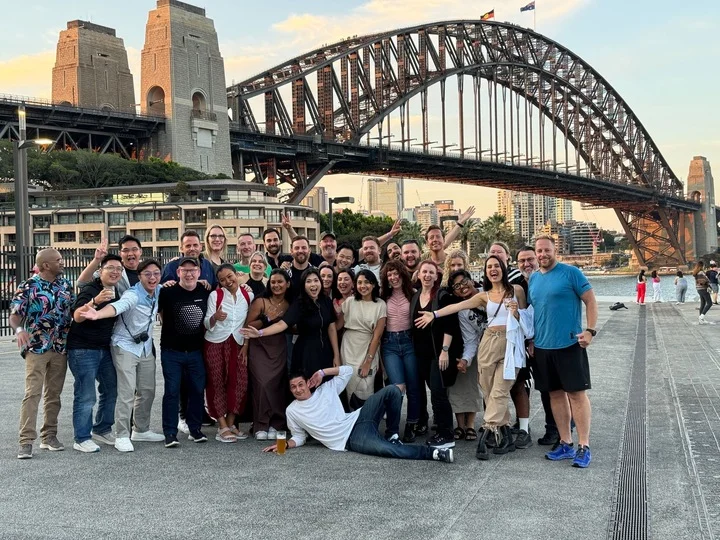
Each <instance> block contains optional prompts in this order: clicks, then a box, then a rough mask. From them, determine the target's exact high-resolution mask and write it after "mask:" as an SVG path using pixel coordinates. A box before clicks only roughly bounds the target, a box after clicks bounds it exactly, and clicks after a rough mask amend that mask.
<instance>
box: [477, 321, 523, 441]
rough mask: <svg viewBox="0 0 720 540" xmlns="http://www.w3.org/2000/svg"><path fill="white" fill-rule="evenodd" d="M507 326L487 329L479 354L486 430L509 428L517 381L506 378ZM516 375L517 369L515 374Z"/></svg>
mask: <svg viewBox="0 0 720 540" xmlns="http://www.w3.org/2000/svg"><path fill="white" fill-rule="evenodd" d="M505 345H506V339H505V327H504V326H497V327H495V326H493V327H490V328H488V329H487V330H485V333H484V334H483V337H482V341H481V342H480V351H479V352H478V368H479V370H480V372H479V375H478V378H479V381H480V388H482V391H483V397H484V398H485V414H484V415H483V420H484V422H483V428H485V429H496V428H497V427H499V426H507V425H510V412H509V411H508V405H509V402H510V389H511V388H512V387H513V384H515V380H514V379H513V380H511V381H506V380H505V379H503V369H504V365H505ZM515 374H516V375H517V370H516V373H515Z"/></svg>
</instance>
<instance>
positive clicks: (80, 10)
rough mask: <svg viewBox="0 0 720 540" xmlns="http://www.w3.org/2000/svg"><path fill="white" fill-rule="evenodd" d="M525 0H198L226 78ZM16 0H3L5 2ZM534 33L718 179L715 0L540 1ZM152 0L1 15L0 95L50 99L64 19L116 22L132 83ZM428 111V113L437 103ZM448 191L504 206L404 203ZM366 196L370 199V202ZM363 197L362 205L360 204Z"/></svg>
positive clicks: (675, 153) (676, 165)
mask: <svg viewBox="0 0 720 540" xmlns="http://www.w3.org/2000/svg"><path fill="white" fill-rule="evenodd" d="M528 1H529V0H343V1H341V2H338V1H337V0H334V1H330V0H305V1H303V2H298V1H293V2H291V1H288V0H275V1H273V2H247V1H237V0H232V1H230V0H204V1H203V0H194V1H191V2H190V3H194V4H195V5H199V6H201V7H204V8H205V9H206V11H207V16H208V17H210V18H212V19H213V20H214V21H215V28H216V30H217V32H218V36H219V39H220V50H221V52H222V54H223V56H224V59H225V71H226V80H227V84H228V85H230V84H231V83H232V82H233V81H240V80H244V79H246V78H248V77H251V76H252V75H254V74H256V73H259V72H261V71H263V70H264V69H267V68H269V67H272V66H274V65H275V64H278V63H280V62H283V61H284V60H286V59H289V58H292V57H295V56H298V55H299V54H301V53H303V52H305V51H308V50H311V49H313V48H315V47H317V46H319V45H321V44H324V43H332V42H335V41H339V40H341V39H343V38H345V37H346V36H348V35H351V34H352V35H355V34H357V35H364V34H369V33H374V32H378V31H383V30H388V29H394V28H401V27H404V26H411V25H414V24H420V23H426V22H435V21H442V20H450V19H473V20H475V19H478V18H479V17H480V15H481V14H483V13H485V12H486V11H490V10H491V9H495V17H496V20H498V21H509V22H513V23H515V24H519V25H522V26H532V24H533V15H532V12H530V13H522V14H521V13H520V11H519V8H520V6H522V5H524V4H526V3H527V2H528ZM9 2H10V0H0V5H2V4H9ZM536 6H537V11H536V14H535V15H536V22H537V27H536V29H537V31H538V32H540V33H542V34H545V35H546V36H548V37H550V38H551V39H554V40H555V41H558V42H559V43H561V44H562V45H564V46H566V47H568V48H569V49H570V50H572V51H573V52H574V53H576V54H578V55H579V56H581V57H582V58H583V59H584V60H586V61H587V62H588V63H589V64H590V65H592V66H593V68H594V69H595V70H596V71H598V72H599V73H600V74H601V75H602V76H603V77H604V78H605V79H606V80H607V81H609V83H610V84H611V85H612V86H613V87H614V88H615V89H616V90H617V91H618V93H619V94H620V95H621V96H622V98H623V99H624V100H625V102H626V103H628V105H629V106H630V108H632V110H633V111H634V112H635V114H636V115H637V116H638V118H639V119H640V121H641V122H642V124H643V125H644V126H645V128H646V129H647V130H648V132H649V133H650V135H651V136H652V137H653V139H654V141H655V143H656V144H657V146H658V147H659V149H660V151H661V152H662V154H663V155H664V156H665V158H666V159H667V161H668V163H669V164H670V167H671V168H672V169H673V171H674V172H675V174H676V175H677V176H678V177H679V178H680V179H682V180H683V181H684V180H685V179H686V177H687V173H688V164H689V162H690V160H691V159H692V158H693V156H697V155H701V156H705V157H707V158H708V160H710V163H711V165H712V164H713V163H715V164H716V174H715V177H716V178H718V179H720V172H717V171H718V170H720V169H718V168H720V131H719V130H718V127H719V126H720V108H719V107H717V105H715V106H712V105H711V104H712V103H715V102H716V95H717V93H718V91H719V90H720V69H718V65H719V63H718V58H720V39H718V34H719V33H720V7H718V4H717V2H716V1H714V0H693V1H692V2H688V3H686V4H683V5H682V6H679V5H678V3H677V2H670V1H668V0H633V1H632V2H628V1H627V0H536ZM154 7H155V1H154V0H124V1H123V2H99V1H89V0H85V1H80V0H35V1H34V2H32V3H31V4H30V5H28V6H24V7H23V12H22V16H18V15H9V10H5V13H6V15H5V16H4V17H3V18H2V20H0V93H6V94H14V95H24V96H31V97H40V98H49V97H50V84H51V71H52V67H53V64H54V60H55V46H56V43H57V39H58V35H59V32H60V31H61V30H63V29H64V28H65V25H66V22H67V21H69V20H73V19H85V20H90V21H92V22H95V23H98V24H102V25H105V26H110V27H113V28H115V29H116V31H117V35H118V36H119V37H122V38H123V39H124V41H125V45H126V47H127V50H128V57H129V61H130V67H131V70H132V71H133V74H134V75H135V78H136V81H135V86H136V89H137V88H139V79H140V67H139V66H140V51H141V49H142V47H143V42H144V29H145V23H146V21H147V13H148V12H149V11H150V10H151V9H153V8H154ZM431 114H432V112H431ZM320 185H322V186H324V187H325V188H326V189H327V190H328V192H329V194H330V196H342V195H351V196H354V197H355V198H356V200H358V201H360V200H362V199H366V195H365V194H363V197H362V199H361V185H362V179H361V178H360V177H359V176H344V175H343V176H329V177H326V178H325V179H323V180H322V181H321V183H320ZM447 198H452V199H454V200H455V201H456V207H460V208H461V209H465V207H466V206H467V205H470V204H473V205H475V206H476V207H477V213H476V216H477V217H481V218H484V217H487V216H489V215H491V214H492V213H494V212H495V211H496V209H497V203H496V191H495V190H493V189H490V188H481V187H470V186H459V185H454V184H443V183H436V182H427V181H408V182H406V201H405V205H406V206H415V205H417V204H418V203H419V202H431V201H433V200H435V199H447ZM365 204H367V203H365ZM358 206H359V205H358V204H356V205H355V208H356V209H357V207H358ZM575 218H576V219H583V220H588V221H596V222H597V223H598V224H599V225H600V226H602V227H604V228H606V229H617V228H619V224H618V222H617V219H616V218H615V215H614V212H613V211H611V210H591V211H581V210H580V207H579V205H575Z"/></svg>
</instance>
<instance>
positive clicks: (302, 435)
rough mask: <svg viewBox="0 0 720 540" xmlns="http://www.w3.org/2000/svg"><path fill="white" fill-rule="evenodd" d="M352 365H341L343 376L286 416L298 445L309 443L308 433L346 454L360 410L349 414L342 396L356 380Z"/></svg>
mask: <svg viewBox="0 0 720 540" xmlns="http://www.w3.org/2000/svg"><path fill="white" fill-rule="evenodd" d="M352 372H353V370H352V368H351V367H350V366H340V374H339V375H338V376H337V377H334V378H333V379H332V380H330V381H328V382H326V383H323V384H321V385H320V387H319V388H318V389H317V390H315V393H314V394H313V395H312V396H310V398H309V399H306V400H304V401H298V400H295V401H293V402H292V403H291V404H290V405H289V406H288V408H287V411H286V416H287V423H288V427H289V428H290V433H292V440H293V441H295V446H302V445H303V444H305V440H306V439H307V434H308V433H309V434H310V435H311V436H312V437H313V439H315V440H318V441H320V442H321V443H323V444H324V445H325V446H327V447H328V448H329V449H330V450H339V451H341V452H342V451H344V450H345V445H346V444H347V440H348V438H349V437H350V433H351V432H352V430H353V427H355V422H356V421H357V418H358V416H359V415H360V409H358V410H356V411H353V412H351V413H349V414H345V411H344V410H343V406H342V403H341V402H340V398H339V397H338V394H339V393H340V392H342V391H343V390H344V389H345V387H346V386H347V383H348V382H349V381H350V377H352Z"/></svg>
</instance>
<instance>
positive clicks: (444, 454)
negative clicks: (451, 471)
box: [433, 448, 455, 463]
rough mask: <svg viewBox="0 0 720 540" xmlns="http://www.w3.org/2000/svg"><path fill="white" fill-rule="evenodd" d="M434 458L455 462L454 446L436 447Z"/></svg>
mask: <svg viewBox="0 0 720 540" xmlns="http://www.w3.org/2000/svg"><path fill="white" fill-rule="evenodd" d="M433 459H434V460H435V461H444V462H445V463H453V462H454V461H455V451H454V450H453V449H452V448H436V449H435V450H433Z"/></svg>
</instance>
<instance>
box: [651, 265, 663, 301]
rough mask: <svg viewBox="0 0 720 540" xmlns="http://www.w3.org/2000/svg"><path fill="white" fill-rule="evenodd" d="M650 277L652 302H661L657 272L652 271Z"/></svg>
mask: <svg viewBox="0 0 720 540" xmlns="http://www.w3.org/2000/svg"><path fill="white" fill-rule="evenodd" d="M650 276H651V278H652V288H653V302H655V303H658V302H662V291H661V290H660V276H658V273H657V270H653V271H652V274H650Z"/></svg>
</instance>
